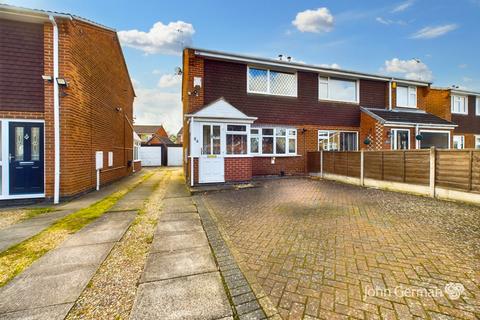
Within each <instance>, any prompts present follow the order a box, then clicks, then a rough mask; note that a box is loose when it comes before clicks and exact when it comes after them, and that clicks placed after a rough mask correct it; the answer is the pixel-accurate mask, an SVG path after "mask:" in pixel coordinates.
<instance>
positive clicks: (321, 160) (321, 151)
mask: <svg viewBox="0 0 480 320" xmlns="http://www.w3.org/2000/svg"><path fill="white" fill-rule="evenodd" d="M320 178H323V149H322V150H320Z"/></svg>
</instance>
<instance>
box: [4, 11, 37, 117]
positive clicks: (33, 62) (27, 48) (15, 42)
mask: <svg viewBox="0 0 480 320" xmlns="http://www.w3.org/2000/svg"><path fill="white" fill-rule="evenodd" d="M43 50H44V48H43V25H42V24H33V23H26V22H18V21H11V20H4V19H0V111H34V112H35V111H38V112H42V111H43V109H44V105H43V99H44V98H43V97H44V90H43V86H44V84H43V82H44V81H43V80H42V74H43V65H44V60H43Z"/></svg>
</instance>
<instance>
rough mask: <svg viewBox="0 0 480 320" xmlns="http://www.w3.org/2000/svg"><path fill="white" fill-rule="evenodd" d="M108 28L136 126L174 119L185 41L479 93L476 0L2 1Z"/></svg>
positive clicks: (169, 123) (178, 119)
mask: <svg viewBox="0 0 480 320" xmlns="http://www.w3.org/2000/svg"><path fill="white" fill-rule="evenodd" d="M0 1H3V2H6V3H8V4H12V5H18V6H23V7H28V8H34V9H45V10H54V11H59V12H67V13H71V14H75V15H79V16H81V17H84V18H88V19H90V20H93V21H96V22H98V23H101V24H104V25H107V26H109V27H112V28H114V29H116V30H117V31H118V32H119V38H120V40H121V43H122V47H123V50H124V55H125V59H126V61H127V65H128V68H129V72H130V76H131V77H132V81H133V83H134V87H135V91H136V94H137V98H136V99H135V103H134V110H135V111H134V117H135V123H136V124H163V125H164V127H165V128H166V130H167V131H168V132H169V133H170V134H175V133H176V132H177V131H178V130H179V128H180V127H181V123H182V107H181V92H180V88H181V77H180V76H178V75H176V74H175V68H176V67H181V65H182V61H181V49H182V47H183V46H193V47H197V48H203V49H212V50H221V51H227V52H232V53H241V54H248V55H254V56H260V57H266V58H276V57H277V56H278V55H279V54H284V55H287V56H291V57H292V58H293V60H295V61H298V62H304V63H308V64H315V65H323V66H330V67H334V68H342V69H347V70H355V71H362V72H371V73H380V74H387V75H392V76H399V77H405V78H409V79H420V80H427V81H432V82H433V83H434V85H435V86H442V87H450V86H452V85H455V86H459V87H460V88H462V89H466V90H473V91H480V59H479V53H480V0H454V1H450V0H436V1H433V0H405V1H402V0H400V1H380V0H379V1H376V0H372V1H353V0H351V1H341V0H332V1H299V0H297V1H286V0H285V1H280V0H277V1H259V0H255V1H250V0H243V1H225V0H223V1H213V0H203V1H198V0H197V1H188V0H183V1H124V0H121V1H114V0H105V1H98V0H97V1H89V0H84V1H74V0H62V1H59V0H11V1H9V0H0Z"/></svg>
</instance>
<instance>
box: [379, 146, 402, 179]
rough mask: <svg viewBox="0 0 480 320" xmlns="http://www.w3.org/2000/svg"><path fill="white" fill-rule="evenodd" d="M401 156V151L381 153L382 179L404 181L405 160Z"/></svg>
mask: <svg viewBox="0 0 480 320" xmlns="http://www.w3.org/2000/svg"><path fill="white" fill-rule="evenodd" d="M403 157H404V152H403V151H386V152H384V153H383V180H386V181H394V182H403V181H404V176H405V172H404V168H405V167H404V165H405V160H404V158H403Z"/></svg>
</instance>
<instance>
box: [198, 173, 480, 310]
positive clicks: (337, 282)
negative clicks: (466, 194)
mask: <svg viewBox="0 0 480 320" xmlns="http://www.w3.org/2000/svg"><path fill="white" fill-rule="evenodd" d="M203 197H204V201H205V203H206V204H207V206H209V208H210V210H211V211H213V212H214V215H215V216H216V217H217V219H218V224H219V226H220V227H221V228H222V229H223V230H224V232H225V234H226V235H227V238H228V239H229V242H230V246H231V247H233V249H234V251H236V252H237V257H236V258H237V260H239V261H242V260H243V262H241V266H242V268H243V270H244V271H246V272H247V273H249V274H253V277H254V279H255V280H256V282H258V283H259V284H260V287H261V289H263V291H264V292H265V293H266V295H267V297H268V298H269V299H270V301H271V303H272V304H273V305H274V306H276V309H277V310H276V311H277V312H278V314H279V315H280V316H281V317H282V318H283V319H302V318H304V319H315V318H321V319H337V318H338V319H346V318H358V319H412V318H426V319H451V318H460V319H479V318H480V208H479V207H474V206H468V205H464V204H457V203H451V202H443V201H438V200H434V199H430V198H423V197H417V196H412V195H406V194H399V193H393V192H386V191H380V190H374V189H365V188H359V187H355V186H350V185H345V184H340V183H336V182H329V181H318V180H311V179H307V178H298V179H297V178H292V179H277V180H266V181H263V182H262V183H261V185H260V187H259V188H252V189H243V190H232V191H224V192H218V193H211V194H207V195H204V196H203ZM448 283H454V284H453V285H450V286H449V291H448V293H446V291H445V285H446V284H448ZM457 283H459V284H461V285H459V284H457ZM461 286H463V287H464V289H465V290H464V291H463V293H462V294H461V295H460V297H459V298H458V299H456V298H457V297H456V296H455V293H456V292H458V293H460V292H461Z"/></svg>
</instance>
